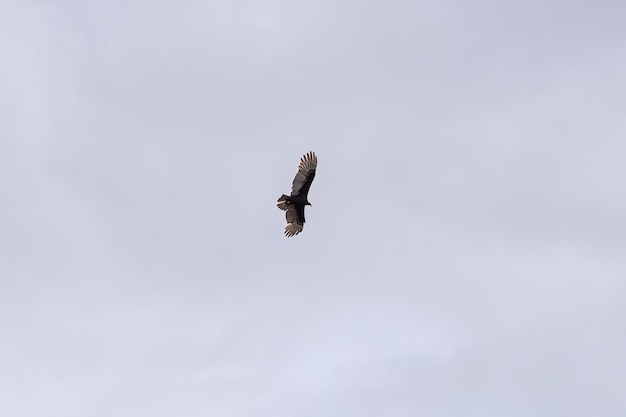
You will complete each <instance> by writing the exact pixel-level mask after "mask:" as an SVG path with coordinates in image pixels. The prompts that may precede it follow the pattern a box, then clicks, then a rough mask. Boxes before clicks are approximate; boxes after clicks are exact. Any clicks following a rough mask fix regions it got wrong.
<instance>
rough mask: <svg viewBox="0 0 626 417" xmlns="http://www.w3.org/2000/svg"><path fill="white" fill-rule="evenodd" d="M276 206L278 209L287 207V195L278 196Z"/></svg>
mask: <svg viewBox="0 0 626 417" xmlns="http://www.w3.org/2000/svg"><path fill="white" fill-rule="evenodd" d="M276 205H277V206H278V208H279V209H281V210H287V209H288V208H289V205H290V204H289V196H288V195H285V194H283V195H281V196H280V198H279V199H278V204H276Z"/></svg>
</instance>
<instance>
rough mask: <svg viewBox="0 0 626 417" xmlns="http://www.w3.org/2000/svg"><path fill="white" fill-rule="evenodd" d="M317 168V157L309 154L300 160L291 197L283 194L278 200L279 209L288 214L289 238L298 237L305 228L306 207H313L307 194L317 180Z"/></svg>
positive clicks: (287, 231)
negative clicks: (314, 179)
mask: <svg viewBox="0 0 626 417" xmlns="http://www.w3.org/2000/svg"><path fill="white" fill-rule="evenodd" d="M315 168H317V156H315V153H313V152H309V153H307V154H306V155H304V156H303V157H302V158H301V159H300V165H298V172H297V173H296V176H295V178H294V179H293V184H292V185H291V195H285V194H283V195H281V196H280V198H279V199H278V204H277V205H278V208H279V209H281V210H285V211H286V212H287V213H286V214H285V217H287V227H285V236H287V237H292V236H295V235H297V234H298V233H300V232H301V231H302V228H303V227H304V207H305V206H310V205H311V203H309V200H307V194H309V188H311V183H312V182H313V178H315Z"/></svg>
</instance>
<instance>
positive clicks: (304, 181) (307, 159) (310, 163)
mask: <svg viewBox="0 0 626 417" xmlns="http://www.w3.org/2000/svg"><path fill="white" fill-rule="evenodd" d="M316 168H317V156H315V153H314V152H312V151H310V152H309V153H307V154H306V155H304V156H303V157H302V158H301V159H300V165H298V173H297V174H296V176H295V178H294V179H293V183H292V184H291V196H292V197H293V196H296V195H302V196H305V197H306V195H307V194H308V193H309V188H311V183H312V182H313V178H315V169H316Z"/></svg>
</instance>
